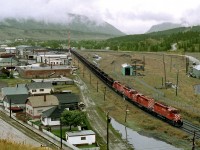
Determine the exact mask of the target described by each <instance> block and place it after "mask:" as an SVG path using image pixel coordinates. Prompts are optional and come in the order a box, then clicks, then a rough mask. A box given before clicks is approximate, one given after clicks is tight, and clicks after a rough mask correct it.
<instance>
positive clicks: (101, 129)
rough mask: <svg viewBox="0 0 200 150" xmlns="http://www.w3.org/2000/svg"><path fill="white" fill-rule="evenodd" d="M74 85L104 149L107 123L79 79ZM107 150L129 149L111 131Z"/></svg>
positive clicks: (77, 78)
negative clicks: (78, 89)
mask: <svg viewBox="0 0 200 150" xmlns="http://www.w3.org/2000/svg"><path fill="white" fill-rule="evenodd" d="M76 84H77V85H78V86H79V87H80V89H81V94H82V97H83V100H84V103H85V105H86V111H87V114H88V118H89V120H90V123H91V125H92V127H93V128H94V129H95V131H96V132H97V133H98V134H99V135H100V136H101V137H102V139H103V141H104V143H105V145H104V147H106V143H107V123H106V120H105V119H103V118H102V116H100V115H99V114H98V112H97V111H96V106H95V103H94V101H93V100H92V99H91V97H90V91H89V90H88V87H87V85H86V84H85V83H84V82H83V81H82V80H81V79H80V78H79V76H77V77H76ZM109 137H110V138H109V148H110V149H113V150H127V149H130V147H129V146H128V145H127V144H126V143H125V142H124V141H123V140H122V139H121V138H119V137H117V136H116V135H115V134H114V133H113V132H112V131H111V130H109Z"/></svg>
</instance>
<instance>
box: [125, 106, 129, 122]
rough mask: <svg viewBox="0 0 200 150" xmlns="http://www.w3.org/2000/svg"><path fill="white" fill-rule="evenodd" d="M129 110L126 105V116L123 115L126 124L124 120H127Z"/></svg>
mask: <svg viewBox="0 0 200 150" xmlns="http://www.w3.org/2000/svg"><path fill="white" fill-rule="evenodd" d="M128 112H129V110H128V105H126V114H125V122H126V119H127V114H128Z"/></svg>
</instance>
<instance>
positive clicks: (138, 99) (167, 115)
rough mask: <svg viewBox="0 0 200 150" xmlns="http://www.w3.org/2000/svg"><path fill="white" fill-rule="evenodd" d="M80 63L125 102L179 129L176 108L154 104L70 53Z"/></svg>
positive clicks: (149, 99)
mask: <svg viewBox="0 0 200 150" xmlns="http://www.w3.org/2000/svg"><path fill="white" fill-rule="evenodd" d="M71 52H72V53H73V54H74V55H75V56H76V57H77V58H78V59H79V60H80V61H81V62H82V63H84V64H85V65H86V66H87V67H88V68H89V69H90V70H91V71H92V72H93V73H94V74H95V75H96V76H98V77H99V78H100V79H101V80H102V81H103V82H104V83H105V84H106V85H107V86H109V87H110V88H111V89H112V90H114V91H116V92H117V93H118V94H119V95H121V96H123V97H124V98H125V99H126V100H127V101H129V102H131V103H132V104H134V105H136V106H138V107H140V108H141V109H143V110H145V111H146V112H148V113H150V114H152V115H154V116H156V117H159V118H160V119H162V120H164V121H166V122H168V123H169V124H171V125H173V126H176V127H181V126H182V125H183V121H182V118H181V115H180V113H179V112H178V110H177V109H176V108H173V107H171V106H167V105H164V104H162V103H159V102H156V101H155V100H154V99H153V98H149V97H147V96H145V95H143V94H141V93H139V92H138V91H136V90H134V89H133V88H130V87H128V86H126V85H124V84H122V83H120V82H119V81H115V80H114V79H113V78H111V77H110V76H109V75H108V74H106V73H105V72H104V71H102V70H101V69H99V68H98V67H97V66H96V65H94V64H92V63H90V62H89V61H88V60H87V59H86V58H84V57H83V56H81V55H80V54H79V53H78V52H76V51H75V50H73V51H71Z"/></svg>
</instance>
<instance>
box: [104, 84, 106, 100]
mask: <svg viewBox="0 0 200 150" xmlns="http://www.w3.org/2000/svg"><path fill="white" fill-rule="evenodd" d="M103 99H104V101H105V100H106V86H105V87H104V98H103Z"/></svg>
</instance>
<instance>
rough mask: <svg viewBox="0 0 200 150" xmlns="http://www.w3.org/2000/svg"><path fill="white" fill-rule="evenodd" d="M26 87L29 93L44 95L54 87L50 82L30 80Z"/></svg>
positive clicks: (52, 90)
mask: <svg viewBox="0 0 200 150" xmlns="http://www.w3.org/2000/svg"><path fill="white" fill-rule="evenodd" d="M26 87H27V89H28V92H29V94H30V95H44V94H51V93H53V92H54V87H53V85H52V84H51V83H50V82H31V83H28V84H27V85H26Z"/></svg>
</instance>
